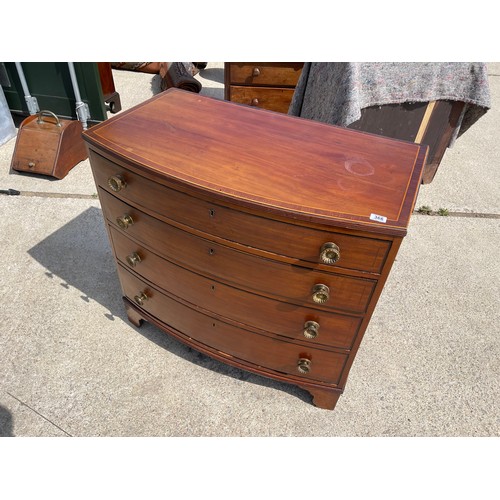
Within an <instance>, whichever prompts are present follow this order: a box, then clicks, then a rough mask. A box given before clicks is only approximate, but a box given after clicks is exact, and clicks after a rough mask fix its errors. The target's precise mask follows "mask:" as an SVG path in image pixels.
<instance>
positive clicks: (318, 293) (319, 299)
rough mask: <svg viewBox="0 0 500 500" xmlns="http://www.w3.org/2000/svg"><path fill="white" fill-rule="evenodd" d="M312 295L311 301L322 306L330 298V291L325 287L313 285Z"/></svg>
mask: <svg viewBox="0 0 500 500" xmlns="http://www.w3.org/2000/svg"><path fill="white" fill-rule="evenodd" d="M312 294H313V295H312V299H313V300H314V302H316V304H324V303H325V302H327V301H328V299H329V298H330V289H329V288H328V287H327V286H326V285H322V284H318V285H314V286H313V289H312Z"/></svg>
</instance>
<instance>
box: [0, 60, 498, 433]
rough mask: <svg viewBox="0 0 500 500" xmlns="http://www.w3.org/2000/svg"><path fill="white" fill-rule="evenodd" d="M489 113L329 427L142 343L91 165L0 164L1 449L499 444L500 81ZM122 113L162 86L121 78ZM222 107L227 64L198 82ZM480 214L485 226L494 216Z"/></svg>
mask: <svg viewBox="0 0 500 500" xmlns="http://www.w3.org/2000/svg"><path fill="white" fill-rule="evenodd" d="M489 74H490V84H491V93H492V101H493V102H492V105H493V109H492V110H490V111H489V112H488V113H487V115H486V116H485V117H483V118H482V119H481V120H480V121H479V122H478V123H477V124H475V125H474V126H473V127H472V128H471V129H470V130H469V131H468V132H466V134H464V136H463V137H461V138H460V139H459V140H458V141H457V143H456V145H455V146H454V147H453V149H450V150H448V152H447V153H446V155H445V158H444V160H443V162H442V164H441V167H440V169H439V171H438V173H437V175H436V178H435V179H434V181H433V183H432V184H429V185H424V186H422V187H421V190H420V194H419V198H418V201H417V208H418V207H420V206H422V205H426V206H429V207H431V208H432V209H434V210H437V209H439V208H444V209H448V210H449V211H450V212H451V214H450V215H449V216H442V217H439V216H426V215H420V214H416V215H415V216H414V217H413V219H412V222H411V225H410V229H409V235H408V236H407V238H406V239H405V241H404V243H403V245H402V247H401V251H400V254H399V255H398V258H397V261H396V263H395V265H394V267H393V271H392V273H391V276H390V278H389V280H388V282H387V285H386V288H385V290H384V292H383V294H382V297H381V299H380V302H379V304H378V306H377V309H376V312H375V314H374V317H373V320H372V322H371V324H370V326H369V328H368V330H367V332H366V336H365V339H364V341H363V343H362V346H361V349H360V351H359V354H358V357H357V358H356V361H355V363H354V365H353V368H352V370H351V374H350V377H349V380H348V384H347V388H346V391H345V393H344V395H343V396H341V398H340V400H339V403H338V405H337V408H336V409H335V411H333V412H330V411H325V410H321V409H318V408H315V407H314V406H312V405H311V404H310V400H309V395H308V393H306V392H304V391H302V390H300V389H298V388H295V387H293V386H288V385H285V384H281V383H278V382H275V381H271V380H267V379H264V378H261V377H258V376H256V375H251V374H247V373H244V372H242V371H239V370H236V369H233V368H230V367H227V366H225V365H223V364H221V363H218V362H215V361H212V360H211V359H209V358H207V357H205V356H202V355H199V354H197V353H196V352H194V351H192V350H191V349H189V348H187V347H185V346H183V345H181V344H179V343H178V342H176V341H174V340H171V339H170V338H169V337H167V336H166V335H164V334H162V333H161V332H160V331H159V330H157V329H156V328H154V327H152V326H150V325H147V324H146V325H144V326H143V327H142V328H140V329H137V328H135V327H134V326H132V325H131V324H130V323H129V322H128V321H127V318H126V315H125V313H124V310H123V307H122V302H121V297H120V289H119V284H118V279H117V276H116V272H115V270H114V264H113V260H112V256H111V251H110V248H109V246H108V240H107V237H106V233H105V229H104V226H103V222H102V215H101V210H100V206H99V201H98V200H97V199H96V198H95V193H96V188H95V186H94V183H93V179H92V175H91V172H90V167H89V164H88V161H85V162H82V163H80V164H79V165H78V166H76V167H75V168H74V169H73V170H72V171H71V172H70V173H69V174H68V176H67V177H66V178H65V179H63V180H60V181H55V180H49V179H44V178H40V177H35V176H28V175H20V174H17V173H14V172H11V171H10V168H9V167H10V160H11V157H12V152H13V149H14V145H15V140H11V141H9V142H8V143H6V144H4V145H3V146H1V147H0V189H7V188H13V189H17V190H19V191H21V192H22V196H2V195H0V214H1V219H0V245H1V248H2V253H1V255H2V264H3V265H2V271H3V272H2V277H1V278H0V292H1V296H2V297H3V301H2V305H1V307H0V311H1V314H0V324H1V327H0V328H1V330H0V352H1V353H2V357H1V359H2V362H1V363H0V435H2V436H323V437H326V436H499V435H500V416H499V411H498V408H499V396H500V356H499V353H500V336H499V335H498V333H499V328H498V324H499V320H500V318H499V296H500V293H499V292H500V290H499V283H500V280H499V278H500V259H499V257H500V255H499V250H498V248H499V237H500V219H499V214H500V196H499V185H500V183H499V180H500V179H499V168H498V166H499V163H500V141H499V137H500V134H499V132H500V120H499V118H500V64H499V63H495V64H491V65H490V66H489ZM114 77H115V86H116V88H117V91H118V92H119V93H120V96H121V100H122V105H123V108H124V109H127V108H129V107H130V106H133V105H134V104H137V103H139V102H141V101H143V100H145V99H146V98H148V97H150V96H151V95H153V93H154V92H157V90H158V77H157V76H154V77H153V76H151V75H145V74H138V73H129V72H124V71H121V72H120V71H115V72H114ZM199 78H200V80H201V81H202V83H203V86H204V87H203V91H202V93H203V94H205V95H210V96H214V97H217V98H223V90H222V89H223V69H222V63H209V65H208V67H207V69H206V70H205V71H203V72H202V73H201V74H200V75H199ZM484 214H487V215H484Z"/></svg>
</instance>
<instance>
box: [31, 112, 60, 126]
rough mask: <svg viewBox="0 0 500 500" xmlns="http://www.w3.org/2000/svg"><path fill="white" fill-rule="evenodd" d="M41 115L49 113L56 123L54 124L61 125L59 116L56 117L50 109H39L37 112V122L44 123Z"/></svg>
mask: <svg viewBox="0 0 500 500" xmlns="http://www.w3.org/2000/svg"><path fill="white" fill-rule="evenodd" d="M43 115H50V116H52V117H53V118H55V119H56V123H55V124H56V125H57V126H58V127H61V126H62V125H61V122H60V121H59V118H58V117H57V115H56V114H55V113H52V111H48V110H46V109H45V110H41V111H39V112H38V118H37V120H36V122H37V123H45V122H44V120H43V118H42V117H43Z"/></svg>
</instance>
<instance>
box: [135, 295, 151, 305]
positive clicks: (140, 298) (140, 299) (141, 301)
mask: <svg viewBox="0 0 500 500" xmlns="http://www.w3.org/2000/svg"><path fill="white" fill-rule="evenodd" d="M148 299H149V297H148V296H147V295H146V294H145V293H144V292H139V293H138V294H137V295H136V296H135V297H134V300H135V302H136V303H137V304H139V305H140V306H143V305H144V302H146V300H148Z"/></svg>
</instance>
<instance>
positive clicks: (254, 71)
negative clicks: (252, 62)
mask: <svg viewBox="0 0 500 500" xmlns="http://www.w3.org/2000/svg"><path fill="white" fill-rule="evenodd" d="M259 75H260V69H259V68H254V69H253V70H252V76H259Z"/></svg>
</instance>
